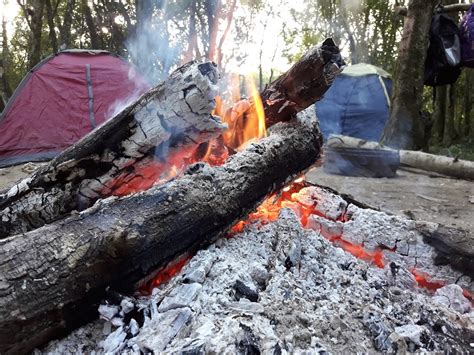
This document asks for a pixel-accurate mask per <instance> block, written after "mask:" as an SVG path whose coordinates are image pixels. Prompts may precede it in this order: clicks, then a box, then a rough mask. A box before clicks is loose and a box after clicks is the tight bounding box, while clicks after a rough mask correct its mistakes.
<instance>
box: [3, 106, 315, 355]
mask: <svg viewBox="0 0 474 355" xmlns="http://www.w3.org/2000/svg"><path fill="white" fill-rule="evenodd" d="M307 111H308V113H307V112H302V113H300V114H299V115H298V116H299V117H300V118H301V117H303V116H304V117H305V119H301V120H300V121H298V122H295V121H291V122H287V123H279V124H277V125H275V126H274V127H273V129H271V130H270V131H271V133H270V135H269V137H267V138H264V139H262V140H260V141H259V142H257V143H253V144H251V145H249V146H248V147H247V148H246V149H245V150H244V151H242V152H240V153H238V154H236V155H233V156H231V157H230V158H229V159H228V161H227V162H226V163H225V164H224V165H222V166H219V167H210V166H208V165H207V164H202V163H199V164H194V165H192V166H190V167H189V169H188V171H187V172H186V173H185V174H184V175H183V176H181V177H179V178H176V179H174V180H171V181H169V182H168V183H165V184H164V185H160V186H155V187H152V188H151V189H149V190H147V191H146V192H142V193H137V194H133V195H130V196H127V197H123V198H117V197H111V198H108V199H104V200H100V201H98V202H97V203H96V204H95V205H94V206H93V207H91V208H89V209H87V210H85V211H83V212H81V213H78V214H76V215H72V216H70V217H69V218H67V219H63V220H60V221H56V222H53V223H51V224H48V225H45V226H43V227H41V228H38V229H35V230H33V231H30V232H27V233H24V234H19V235H14V236H12V237H9V238H5V239H3V240H0V353H2V354H3V353H10V354H13V353H15V354H16V353H24V352H28V351H31V350H32V349H34V348H35V347H37V346H39V345H41V344H43V343H45V342H46V341H48V340H51V339H53V338H54V337H58V336H61V335H63V334H64V333H65V332H67V331H68V330H71V329H72V328H74V327H76V326H78V325H80V324H81V323H84V322H86V321H88V320H91V319H92V318H94V317H95V316H97V305H98V302H99V301H100V299H102V298H103V297H104V295H105V289H106V287H107V286H110V287H111V288H113V289H114V290H117V291H119V292H130V291H131V290H133V289H134V287H135V286H136V283H137V282H138V281H139V280H141V279H142V278H144V277H145V276H146V275H150V273H151V272H153V270H157V269H158V268H159V267H161V266H163V265H164V264H165V263H166V262H168V261H170V260H172V259H174V258H175V257H176V256H177V255H180V254H182V253H184V252H185V251H188V250H192V249H195V248H198V247H200V246H203V245H206V244H208V243H210V242H211V241H213V240H215V239H216V238H217V237H219V236H220V235H222V234H223V233H225V232H226V230H228V228H230V227H231V226H232V225H233V224H234V223H235V222H237V221H239V220H241V219H244V218H246V216H247V214H248V213H250V212H251V211H253V210H254V209H255V208H256V207H257V206H258V205H259V203H261V201H262V200H263V199H264V198H265V197H266V196H268V195H269V194H271V193H274V192H275V191H277V190H278V189H280V188H281V187H282V186H284V185H285V184H286V183H287V182H289V181H291V180H292V179H294V178H295V177H296V176H299V175H300V174H301V173H302V172H303V171H305V170H307V169H308V168H309V167H310V166H311V165H312V164H314V162H315V161H316V159H318V157H319V155H320V149H321V144H322V137H321V134H320V132H319V127H318V124H317V122H316V120H315V119H314V116H313V118H312V119H311V118H310V117H308V116H309V113H312V112H313V111H314V110H311V109H308V110H307Z"/></svg>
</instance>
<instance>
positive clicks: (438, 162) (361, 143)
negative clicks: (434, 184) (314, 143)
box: [327, 135, 474, 180]
mask: <svg viewBox="0 0 474 355" xmlns="http://www.w3.org/2000/svg"><path fill="white" fill-rule="evenodd" d="M327 144H328V146H331V147H345V148H362V149H385V150H392V149H390V148H388V147H385V146H381V145H380V144H379V143H378V142H370V141H365V140H362V139H358V138H354V137H348V136H340V135H332V136H331V137H330V138H329V140H328V143H327ZM392 151H395V150H392ZM399 154H400V163H401V164H402V165H404V166H409V167H412V168H417V169H421V170H425V171H431V172H435V173H438V174H443V175H447V176H452V177H456V178H460V179H466V180H474V163H473V162H471V161H467V160H461V159H456V158H449V157H444V156H440V155H434V154H428V153H423V152H418V151H413V150H400V151H399Z"/></svg>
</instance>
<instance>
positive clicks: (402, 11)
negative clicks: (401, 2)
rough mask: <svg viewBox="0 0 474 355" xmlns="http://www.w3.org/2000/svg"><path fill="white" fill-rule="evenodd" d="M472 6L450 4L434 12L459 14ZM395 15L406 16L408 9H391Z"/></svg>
mask: <svg viewBox="0 0 474 355" xmlns="http://www.w3.org/2000/svg"><path fill="white" fill-rule="evenodd" d="M471 5H472V4H451V5H443V6H441V7H439V8H438V9H437V10H435V11H436V12H437V13H446V12H460V11H467V10H469V8H470V7H471ZM393 12H395V13H396V14H397V15H400V16H406V15H407V14H408V9H407V8H406V7H403V6H396V7H395V8H394V9H393Z"/></svg>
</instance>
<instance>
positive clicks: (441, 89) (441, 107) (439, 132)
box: [433, 85, 448, 144]
mask: <svg viewBox="0 0 474 355" xmlns="http://www.w3.org/2000/svg"><path fill="white" fill-rule="evenodd" d="M433 90H435V102H434V114H433V116H434V134H435V136H434V138H435V143H437V144H441V143H442V142H443V137H444V126H445V120H446V97H447V96H448V86H447V85H443V86H437V87H434V88H433Z"/></svg>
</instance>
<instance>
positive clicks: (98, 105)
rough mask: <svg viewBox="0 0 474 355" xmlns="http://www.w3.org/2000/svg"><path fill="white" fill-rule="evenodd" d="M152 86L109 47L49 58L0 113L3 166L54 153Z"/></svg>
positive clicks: (66, 53)
mask: <svg viewBox="0 0 474 355" xmlns="http://www.w3.org/2000/svg"><path fill="white" fill-rule="evenodd" d="M148 88H149V85H148V84H147V83H146V81H145V80H144V79H143V78H142V77H141V76H140V75H139V74H138V73H137V72H136V71H135V70H134V68H133V67H131V66H130V65H129V64H128V63H127V62H126V61H125V60H123V59H122V58H120V57H118V56H115V55H112V54H110V53H109V52H106V51H87V50H67V51H62V52H60V53H58V54H56V55H53V56H51V57H48V58H46V59H45V60H43V61H42V62H41V63H39V64H38V65H37V66H36V67H35V68H33V69H32V70H31V71H30V72H29V73H28V74H27V75H26V76H25V78H24V79H23V81H22V82H21V83H20V85H19V86H18V88H17V89H16V91H15V93H14V94H13V96H12V98H11V99H10V101H9V102H8V104H7V106H6V107H5V110H4V111H3V113H2V115H1V116H0V167H2V166H8V165H13V164H18V163H21V162H26V161H40V160H47V159H50V158H52V157H54V156H55V155H57V154H58V153H60V152H61V151H62V150H64V149H65V148H67V147H69V146H70V145H72V144H74V143H75V142H77V141H78V140H79V139H80V138H82V137H83V136H85V135H86V134H87V133H89V132H90V131H91V130H93V129H94V128H95V127H96V126H97V125H100V124H101V123H102V122H104V121H105V120H107V119H108V118H109V117H111V115H112V113H113V111H114V110H115V109H117V106H118V105H120V104H123V103H124V102H125V101H126V100H127V98H130V97H131V96H138V95H140V94H142V93H143V92H145V91H146V90H147V89H148Z"/></svg>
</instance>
